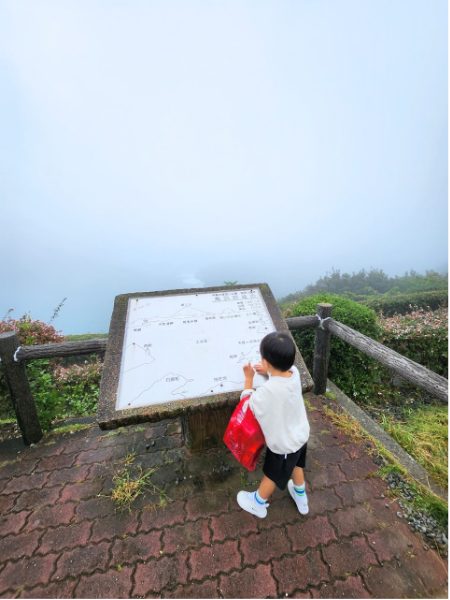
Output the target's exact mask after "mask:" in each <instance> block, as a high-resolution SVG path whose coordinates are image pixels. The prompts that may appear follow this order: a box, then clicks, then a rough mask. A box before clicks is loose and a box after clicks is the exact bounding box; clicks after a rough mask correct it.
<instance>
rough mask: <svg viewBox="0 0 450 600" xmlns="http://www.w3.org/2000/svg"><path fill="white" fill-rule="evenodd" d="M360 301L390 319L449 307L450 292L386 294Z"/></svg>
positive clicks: (360, 299)
mask: <svg viewBox="0 0 450 600" xmlns="http://www.w3.org/2000/svg"><path fill="white" fill-rule="evenodd" d="M355 299H356V298H355ZM358 301H359V302H362V303H363V304H364V305H365V306H368V307H369V308H372V309H373V310H374V311H375V312H377V313H379V314H383V315H384V316H386V317H389V316H392V315H395V314H400V315H405V314H407V313H410V312H412V311H413V310H414V309H417V308H423V309H425V310H436V309H438V308H440V307H443V306H448V292H447V290H437V291H433V292H417V293H410V294H396V295H389V294H386V295H383V296H376V297H370V296H369V297H366V298H358Z"/></svg>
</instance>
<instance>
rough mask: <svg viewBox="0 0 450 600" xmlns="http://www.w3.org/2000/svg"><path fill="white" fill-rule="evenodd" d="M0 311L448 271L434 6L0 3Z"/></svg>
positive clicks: (76, 316)
mask: <svg viewBox="0 0 450 600" xmlns="http://www.w3.org/2000/svg"><path fill="white" fill-rule="evenodd" d="M0 92H1V93H0V202H1V216H2V227H1V233H0V236H1V242H0V244H1V253H2V259H3V260H2V268H1V270H2V277H1V286H0V288H1V289H0V318H1V317H2V316H3V315H4V314H5V313H6V312H7V311H8V309H9V308H14V313H13V316H16V317H19V316H21V315H22V314H23V313H25V312H27V311H30V312H31V314H32V316H33V317H34V318H39V319H43V320H48V319H49V318H50V317H51V315H52V313H53V309H54V308H55V307H56V305H57V304H58V303H59V302H60V301H61V299H62V298H64V297H67V301H66V303H65V305H64V307H63V309H62V310H61V312H60V314H59V316H58V318H57V320H56V321H55V325H56V327H57V328H58V329H61V330H63V332H64V333H84V332H88V331H92V332H101V331H107V330H108V326H109V319H110V315H111V310H112V306H113V301H114V296H115V295H116V294H119V293H127V292H134V291H152V290H162V289H174V288H184V287H201V286H209V285H221V284H223V283H224V281H230V280H231V281H238V282H239V283H258V282H267V283H269V285H270V286H271V288H272V290H273V292H274V294H275V295H276V296H277V297H281V296H283V295H286V294H288V293H290V292H293V291H296V290H299V289H301V288H303V287H304V286H306V285H307V284H309V283H313V282H314V281H315V280H316V279H318V278H319V277H321V276H322V275H325V273H326V272H329V271H330V270H331V269H332V268H338V269H341V270H342V271H348V272H352V271H357V270H359V269H362V268H366V269H370V268H371V267H373V268H380V269H384V270H385V272H386V273H388V274H389V275H395V274H403V273H404V272H405V271H407V270H409V269H415V270H417V271H419V272H424V271H425V270H426V269H436V270H442V271H445V270H446V269H447V3H446V1H445V0H433V2H429V0H422V1H418V0H396V1H395V2H392V0H372V1H367V2H361V1H360V0H329V1H326V0H314V1H312V0H295V1H285V2H283V1H282V2H278V1H275V0H273V1H271V2H264V1H259V2H251V1H248V2H246V1H244V0H240V1H237V2H232V1H228V0H227V1H225V0H224V1H218V2H210V1H207V0H205V1H203V2H201V1H193V0H182V1H180V2H172V1H167V0H160V1H157V0H155V1H153V2H147V1H145V2H144V1H143V2H138V1H135V2H125V1H123V2H122V1H112V0H111V1H108V2H106V1H105V2H101V1H95V0H89V1H80V0H76V1H73V2H70V1H65V2H60V1H54V2H45V1H42V0H37V1H31V0H30V1H28V2H26V1H24V2H16V1H15V0H12V1H7V0H0Z"/></svg>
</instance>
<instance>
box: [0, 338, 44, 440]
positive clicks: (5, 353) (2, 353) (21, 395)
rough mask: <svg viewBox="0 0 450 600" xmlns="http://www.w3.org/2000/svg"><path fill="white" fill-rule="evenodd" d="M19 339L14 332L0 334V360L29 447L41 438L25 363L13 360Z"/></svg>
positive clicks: (24, 438)
mask: <svg viewBox="0 0 450 600" xmlns="http://www.w3.org/2000/svg"><path fill="white" fill-rule="evenodd" d="M18 347H19V338H18V337H17V334H16V333H15V332H14V331H7V332H6V333H0V358H1V361H2V362H1V364H2V366H3V368H4V370H5V375H6V382H7V384H8V388H9V391H10V394H11V400H12V404H13V407H14V410H15V413H16V417H17V422H18V424H19V427H20V431H21V432H22V438H23V441H24V443H25V444H26V445H27V446H29V445H30V444H34V443H36V442H38V441H39V440H40V439H41V438H42V429H41V425H40V423H39V418H38V415H37V411H36V405H35V403H34V398H33V396H32V394H31V390H30V384H29V382H28V377H27V372H26V368H25V363H23V362H17V361H15V360H14V354H15V352H16V351H17V348H18Z"/></svg>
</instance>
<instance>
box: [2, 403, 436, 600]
mask: <svg viewBox="0 0 450 600" xmlns="http://www.w3.org/2000/svg"><path fill="white" fill-rule="evenodd" d="M308 399H309V402H310V403H311V404H312V406H313V410H312V411H311V412H310V420H311V425H312V436H311V441H310V444H309V445H310V450H309V466H308V470H307V477H308V486H309V497H310V509H311V510H310V514H309V515H308V516H307V517H301V516H300V515H299V514H298V513H297V511H296V508H295V505H294V503H293V502H292V500H291V499H290V498H289V496H288V494H287V492H284V493H281V492H276V493H275V495H274V498H273V501H272V502H271V506H270V509H269V514H268V517H267V518H266V519H264V520H259V519H256V518H254V517H252V516H250V515H248V514H247V513H244V512H243V511H241V510H240V509H239V507H238V506H237V504H236V502H235V496H236V492H237V491H238V490H239V489H242V488H243V487H246V488H247V489H254V487H255V486H254V482H255V481H257V479H258V477H259V475H260V472H259V471H256V472H255V473H252V474H249V473H247V472H246V471H244V470H242V469H240V468H239V467H238V466H237V463H236V462H235V461H234V460H233V459H232V458H231V456H230V455H229V453H227V451H225V450H223V449H218V450H210V451H207V452H203V453H201V454H197V455H190V454H189V452H188V451H187V450H186V449H185V448H184V446H183V439H182V435H181V427H180V424H179V422H178V421H177V420H173V421H165V422H162V423H158V424H145V425H141V426H135V427H129V428H126V429H121V430H116V431H114V432H110V433H108V432H101V431H100V430H99V429H98V428H97V427H96V426H95V425H93V426H92V427H90V428H89V429H87V430H84V431H80V432H77V433H74V434H72V435H70V434H64V435H62V436H59V437H51V436H48V437H47V438H45V439H44V440H43V441H42V442H40V443H39V444H38V445H36V446H34V447H31V448H28V449H25V450H23V451H22V452H21V453H20V454H19V455H18V456H16V455H13V456H11V457H10V460H6V461H5V460H4V459H5V458H6V459H8V454H6V453H5V452H4V453H3V457H2V460H4V462H3V463H1V466H0V515H1V516H0V597H2V598H11V597H18V598H70V597H74V598H128V597H135V598H143V597H147V598H157V597H163V598H176V597H181V598H239V597H241V598H242V597H244V598H252V597H256V598H264V597H270V598H276V597H284V598H285V597H288V596H289V597H294V598H418V597H438V598H439V597H442V598H443V597H447V592H446V583H447V568H446V563H445V562H444V561H443V560H442V559H441V558H440V557H439V556H438V555H437V554H436V553H435V552H434V551H433V550H431V549H430V550H425V549H424V543H423V540H422V539H421V538H420V537H419V536H418V535H417V534H415V533H413V532H412V531H411V530H410V529H409V528H408V526H407V525H406V524H405V522H404V521H403V520H402V519H400V518H399V517H398V516H397V511H398V510H399V507H398V505H397V503H396V502H395V501H393V500H392V499H391V498H389V497H388V495H387V488H386V485H385V483H384V482H383V481H382V480H381V479H379V478H378V477H376V476H375V477H374V476H373V474H374V473H375V471H376V470H377V468H378V467H377V465H376V464H375V463H374V462H373V461H372V459H371V458H370V457H369V455H368V454H366V451H365V449H364V448H361V447H358V446H357V445H355V444H354V443H353V442H351V441H350V440H349V439H348V438H347V437H346V436H345V435H343V434H342V433H341V432H340V431H339V430H337V429H336V428H335V426H334V425H333V424H332V423H330V421H329V420H327V418H326V417H325V416H324V414H323V413H322V411H321V410H320V407H321V399H320V398H317V397H314V396H312V395H308ZM0 450H1V449H0ZM131 452H135V453H136V455H137V456H136V460H135V464H141V465H142V467H143V468H149V467H154V468H156V472H155V474H154V476H153V479H152V481H153V482H154V483H155V485H157V486H158V487H159V488H160V489H166V490H167V493H168V495H169V497H170V498H169V502H168V503H167V504H166V506H164V507H161V506H160V503H161V500H162V499H163V497H162V496H161V494H160V493H159V492H158V491H157V490H155V489H153V490H152V491H148V492H146V493H145V495H143V496H141V497H140V498H139V499H138V500H137V501H136V502H135V503H134V504H133V507H132V510H131V512H127V511H125V512H123V511H122V512H120V511H117V510H115V506H114V503H113V501H112V500H111V498H110V497H109V495H110V493H111V489H112V477H113V475H114V473H115V472H117V470H118V469H120V468H121V466H123V465H124V459H125V457H126V456H127V455H129V454H130V453H131Z"/></svg>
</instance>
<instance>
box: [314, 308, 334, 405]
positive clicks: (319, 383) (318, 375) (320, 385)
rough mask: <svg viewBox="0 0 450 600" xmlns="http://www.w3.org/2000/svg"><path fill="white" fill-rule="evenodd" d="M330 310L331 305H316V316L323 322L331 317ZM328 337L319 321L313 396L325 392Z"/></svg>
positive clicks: (315, 346) (315, 349) (328, 353)
mask: <svg viewBox="0 0 450 600" xmlns="http://www.w3.org/2000/svg"><path fill="white" fill-rule="evenodd" d="M332 309H333V305H332V304H327V303H321V304H318V305H317V314H318V316H319V317H320V319H322V320H323V319H326V318H327V317H331V311H332ZM330 337H331V334H330V332H329V331H328V330H327V329H325V328H324V327H323V321H320V323H319V326H318V327H317V329H316V341H315V345H314V362H313V379H314V393H315V394H324V393H325V392H326V390H327V378H328V362H329V359H330Z"/></svg>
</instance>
